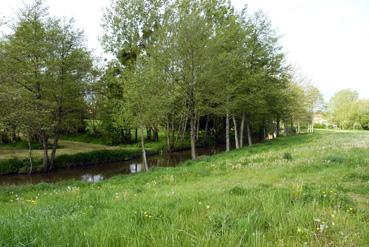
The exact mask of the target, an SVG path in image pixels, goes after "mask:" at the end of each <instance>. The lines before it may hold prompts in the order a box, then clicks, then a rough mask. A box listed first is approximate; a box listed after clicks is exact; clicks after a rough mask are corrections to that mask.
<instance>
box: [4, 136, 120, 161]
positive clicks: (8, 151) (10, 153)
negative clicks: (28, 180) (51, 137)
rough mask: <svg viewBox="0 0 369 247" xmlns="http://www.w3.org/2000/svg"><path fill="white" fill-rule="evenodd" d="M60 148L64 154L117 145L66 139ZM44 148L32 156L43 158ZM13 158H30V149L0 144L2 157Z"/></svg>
mask: <svg viewBox="0 0 369 247" xmlns="http://www.w3.org/2000/svg"><path fill="white" fill-rule="evenodd" d="M59 145H60V148H59V149H58V150H57V153H58V155H62V154H76V153H83V152H90V151H95V150H104V149H109V150H111V149H117V147H113V146H107V145H101V144H92V143H83V142H77V141H66V140H60V142H59ZM42 153H43V150H41V149H37V150H32V156H33V157H34V158H35V159H41V158H42ZM12 158H19V159H27V158H28V149H27V148H26V147H24V148H18V147H13V146H10V145H4V146H0V159H4V160H6V159H12Z"/></svg>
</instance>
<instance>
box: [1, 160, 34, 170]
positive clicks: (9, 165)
mask: <svg viewBox="0 0 369 247" xmlns="http://www.w3.org/2000/svg"><path fill="white" fill-rule="evenodd" d="M25 166H29V163H28V162H27V161H25V160H19V159H16V158H13V159H10V160H1V161H0V174H12V173H18V172H19V170H20V169H21V168H22V167H25Z"/></svg>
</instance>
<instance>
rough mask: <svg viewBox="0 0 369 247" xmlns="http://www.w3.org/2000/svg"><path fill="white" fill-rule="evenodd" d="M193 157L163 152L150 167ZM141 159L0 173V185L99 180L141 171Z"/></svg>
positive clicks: (215, 150)
mask: <svg viewBox="0 0 369 247" xmlns="http://www.w3.org/2000/svg"><path fill="white" fill-rule="evenodd" d="M196 151H197V154H198V155H199V156H200V155H212V154H215V153H219V152H221V151H224V147H223V146H215V147H207V148H198V149H196ZM189 159H191V151H190V150H183V151H176V152H171V153H162V154H157V155H152V156H149V157H148V165H149V167H158V166H159V167H175V166H176V165H178V164H179V163H181V162H183V161H186V160H189ZM141 162H142V161H141V159H133V160H129V161H123V162H118V163H112V164H99V165H91V166H84V167H74V168H63V169H57V170H55V171H52V172H49V173H37V174H32V175H4V176H1V175H0V185H11V184H15V185H20V184H37V183H41V182H45V183H55V182H59V181H63V180H81V181H86V182H97V181H100V180H103V179H106V178H110V177H112V176H115V175H119V174H132V173H137V172H140V171H141V170H142V169H143V167H142V164H141Z"/></svg>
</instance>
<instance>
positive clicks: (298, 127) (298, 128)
mask: <svg viewBox="0 0 369 247" xmlns="http://www.w3.org/2000/svg"><path fill="white" fill-rule="evenodd" d="M296 132H297V134H300V120H297V131H296Z"/></svg>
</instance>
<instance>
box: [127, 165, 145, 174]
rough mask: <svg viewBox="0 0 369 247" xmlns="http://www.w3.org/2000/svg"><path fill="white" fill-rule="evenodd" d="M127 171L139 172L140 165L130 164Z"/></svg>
mask: <svg viewBox="0 0 369 247" xmlns="http://www.w3.org/2000/svg"><path fill="white" fill-rule="evenodd" d="M129 169H130V171H131V173H137V172H140V171H141V170H142V164H138V163H134V164H131V165H129Z"/></svg>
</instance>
